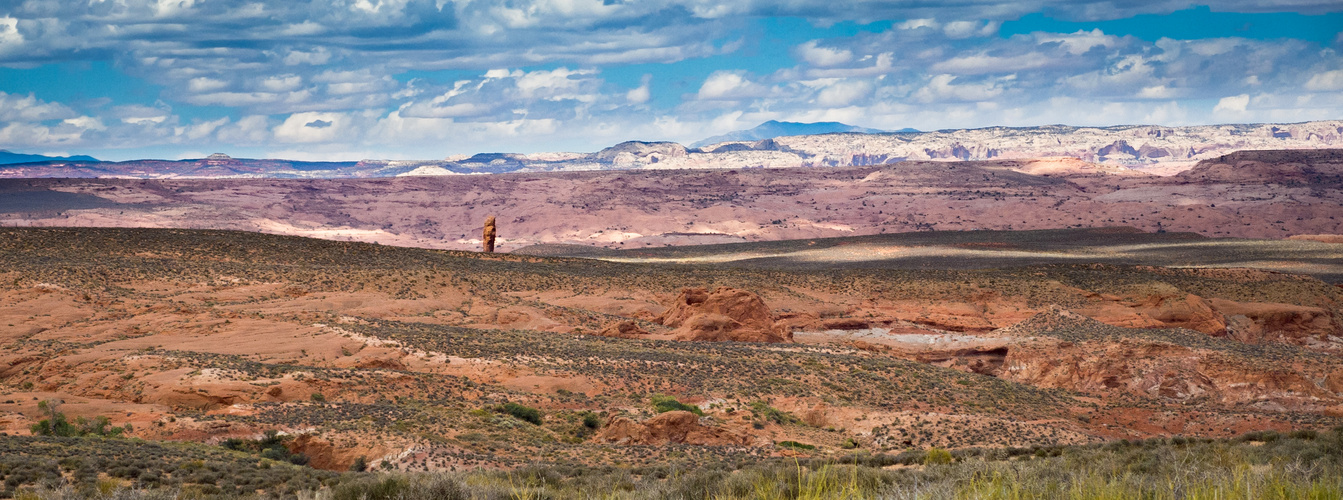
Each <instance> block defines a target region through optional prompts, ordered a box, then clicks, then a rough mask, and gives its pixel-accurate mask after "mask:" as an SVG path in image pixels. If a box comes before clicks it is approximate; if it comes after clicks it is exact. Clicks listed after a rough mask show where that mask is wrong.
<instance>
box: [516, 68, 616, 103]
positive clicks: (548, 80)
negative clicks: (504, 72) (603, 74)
mask: <svg viewBox="0 0 1343 500" xmlns="http://www.w3.org/2000/svg"><path fill="white" fill-rule="evenodd" d="M594 73H596V71H594V70H570V69H568V68H556V69H555V70H552V71H545V70H538V71H532V72H529V73H527V74H525V75H522V76H521V77H518V78H517V87H518V91H519V92H520V93H521V95H522V97H523V98H533V97H538V96H544V97H549V98H578V99H580V100H582V99H583V98H585V97H586V96H582V95H580V94H579V91H580V89H582V88H583V83H584V82H583V79H581V78H573V77H575V76H579V77H581V76H586V75H591V74H594Z"/></svg>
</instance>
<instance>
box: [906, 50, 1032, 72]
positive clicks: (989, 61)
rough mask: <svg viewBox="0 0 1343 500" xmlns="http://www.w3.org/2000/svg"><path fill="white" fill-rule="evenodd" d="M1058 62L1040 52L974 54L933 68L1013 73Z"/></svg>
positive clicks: (942, 70)
mask: <svg viewBox="0 0 1343 500" xmlns="http://www.w3.org/2000/svg"><path fill="white" fill-rule="evenodd" d="M1057 63H1058V60H1057V59H1055V58H1053V57H1049V56H1047V55H1045V54H1041V53H1039V52H1031V53H1027V54H1021V55H1015V56H992V55H988V54H974V55H968V56H960V57H953V58H951V59H948V60H946V61H942V62H939V63H936V64H933V66H932V68H931V69H932V70H933V71H936V72H939V73H956V74H961V75H980V74H986V73H1011V72H1015V71H1022V70H1029V69H1038V68H1043V67H1046V66H1050V65H1052V64H1057Z"/></svg>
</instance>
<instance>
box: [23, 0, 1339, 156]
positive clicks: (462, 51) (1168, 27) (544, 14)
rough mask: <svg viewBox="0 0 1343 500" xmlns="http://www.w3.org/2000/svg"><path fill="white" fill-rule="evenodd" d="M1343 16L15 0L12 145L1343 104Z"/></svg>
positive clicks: (1074, 118)
mask: <svg viewBox="0 0 1343 500" xmlns="http://www.w3.org/2000/svg"><path fill="white" fill-rule="evenodd" d="M939 5H946V6H939ZM1341 31H1343V3H1340V2H1337V1H1336V0H1330V1H1321V0H1280V1H1256V2H1251V1H1238V0H1230V1H1223V2H1217V4H1216V5H1215V6H1213V7H1208V6H1206V5H1200V4H1196V3H1186V2H1179V1H1163V0H1156V1H1144V0H1122V1H1121V0H1108V1H1080V2H1079V1H1073V2H1057V1H1049V0H1027V1H1014V2H1004V1H995V0H957V1H954V2H925V1H922V0H920V1H904V2H899V1H897V2H878V1H861V0H859V1H849V2H835V1H821V0H783V1H759V0H724V1H715V2H711V1H704V0H671V1H666V2H650V1H633V0H627V1H621V0H593V1H587V0H425V1H420V0H291V1H273V0H260V1H224V0H81V1H78V2H70V1H61V0H18V1H15V0H10V1H8V2H0V148H4V149H10V150H14V151H22V152H32V153H48V154H91V155H94V156H97V157H100V158H105V159H130V158H143V157H158V158H185V157H199V156H203V155H205V154H209V153H212V152H216V151H222V152H226V153H229V154H232V155H234V156H252V157H286V158H296V159H360V158H391V159H398V158H400V159H428V158H443V157H446V156H449V155H455V154H472V153H477V152H494V151H507V152H542V151H595V150H597V149H600V148H602V147H605V146H608V145H611V144H614V143H616V142H620V141H624V140H632V139H638V140H674V141H681V142H684V143H689V142H693V141H695V140H698V139H701V138H704V137H706V136H710V135H716V134H720V133H723V132H727V131H730V130H735V129H742V128H749V127H753V126H755V125H757V124H759V123H760V122H763V121H766V120H790V121H841V122H845V123H849V124H853V125H859V126H864V127H870V128H877V129H891V130H894V129H900V128H904V127H912V128H917V129H921V130H935V129H945V128H969V127H985V126H997V125H1007V126H1030V125H1042V124H1054V123H1062V124H1071V125H1119V124H1137V123H1143V124H1146V123H1151V124H1164V125H1191V124H1212V123H1239V122H1297V121H1306V120H1321V119H1343V56H1340V53H1339V51H1340V50H1343V34H1341V33H1340V32H1341Z"/></svg>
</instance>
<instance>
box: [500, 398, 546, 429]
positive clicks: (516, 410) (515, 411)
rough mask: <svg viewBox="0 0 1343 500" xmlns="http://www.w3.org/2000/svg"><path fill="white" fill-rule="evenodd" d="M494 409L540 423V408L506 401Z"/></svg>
mask: <svg viewBox="0 0 1343 500" xmlns="http://www.w3.org/2000/svg"><path fill="white" fill-rule="evenodd" d="M494 411H496V412H499V413H503V414H505V415H512V416H513V417H515V418H517V419H518V420H522V421H524V422H530V423H532V424H533V425H541V418H542V416H543V415H542V414H541V410H538V409H536V408H532V407H530V406H526V405H521V404H518V403H513V402H508V403H504V404H501V405H499V406H497V407H495V409H494Z"/></svg>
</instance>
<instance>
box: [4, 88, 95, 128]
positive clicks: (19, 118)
mask: <svg viewBox="0 0 1343 500" xmlns="http://www.w3.org/2000/svg"><path fill="white" fill-rule="evenodd" d="M75 116H76V113H75V111H74V110H73V109H70V108H68V107H66V106H65V105H64V104H61V103H58V102H47V101H43V100H40V99H38V98H36V97H33V94H28V95H26V96H21V95H15V94H7V93H5V92H4V91H0V122H36V121H45V120H59V119H64V118H73V117H75Z"/></svg>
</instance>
